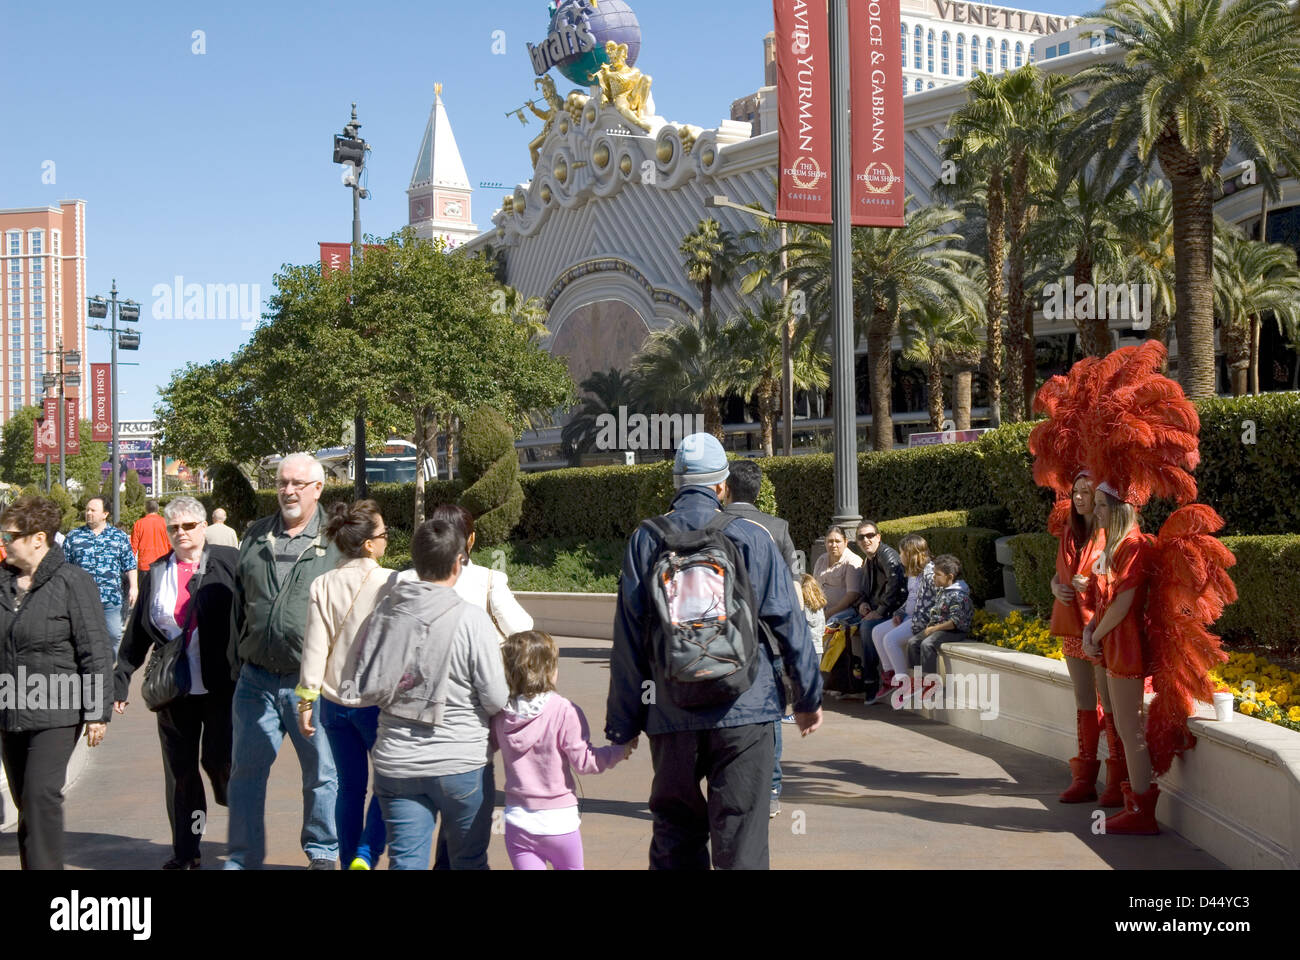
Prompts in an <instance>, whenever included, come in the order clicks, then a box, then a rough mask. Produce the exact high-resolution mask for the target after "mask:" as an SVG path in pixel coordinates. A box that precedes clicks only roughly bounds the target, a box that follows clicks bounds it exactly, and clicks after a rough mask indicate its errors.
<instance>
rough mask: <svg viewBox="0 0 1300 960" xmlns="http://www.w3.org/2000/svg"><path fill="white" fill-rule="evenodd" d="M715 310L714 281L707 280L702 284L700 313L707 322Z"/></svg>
mask: <svg viewBox="0 0 1300 960" xmlns="http://www.w3.org/2000/svg"><path fill="white" fill-rule="evenodd" d="M712 312H713V281H712V280H705V281H704V282H703V283H701V284H700V315H701V316H702V317H703V319H704V321H705V322H706V323H707V322H708V319H709V316H710V315H711V314H712Z"/></svg>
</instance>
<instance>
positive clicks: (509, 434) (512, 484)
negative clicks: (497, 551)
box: [460, 407, 524, 546]
mask: <svg viewBox="0 0 1300 960" xmlns="http://www.w3.org/2000/svg"><path fill="white" fill-rule="evenodd" d="M460 472H461V477H462V479H463V480H464V481H465V483H466V488H465V492H464V493H462V494H461V496H460V503H461V506H463V507H465V509H467V510H468V511H469V512H470V513H472V514H473V515H474V530H475V532H476V533H477V534H478V540H477V542H478V543H479V544H482V545H485V546H490V545H492V544H498V543H504V542H505V540H506V538H507V537H509V536H510V531H511V530H513V529H514V528H515V525H516V524H517V523H519V517H520V516H521V515H522V514H523V510H524V489H523V487H521V486H520V485H519V455H518V454H517V453H516V452H515V432H514V430H513V429H511V427H510V424H509V423H507V422H506V420H505V418H504V417H503V416H501V414H500V413H498V412H497V411H496V410H493V409H492V408H491V407H479V408H478V409H476V410H475V411H474V412H473V413H471V414H470V415H469V416H468V417H466V418H465V419H464V421H463V422H462V423H461V432H460Z"/></svg>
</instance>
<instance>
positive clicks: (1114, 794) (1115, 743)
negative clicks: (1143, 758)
mask: <svg viewBox="0 0 1300 960" xmlns="http://www.w3.org/2000/svg"><path fill="white" fill-rule="evenodd" d="M1106 747H1107V749H1108V750H1109V751H1110V756H1108V757H1107V758H1106V789H1105V790H1103V791H1102V793H1101V796H1100V797H1098V798H1097V805H1098V806H1101V807H1122V806H1124V792H1123V791H1122V790H1121V789H1120V785H1121V784H1122V783H1123V782H1124V781H1125V780H1127V779H1128V761H1127V760H1126V759H1125V758H1124V741H1123V740H1121V739H1120V738H1119V731H1118V730H1116V729H1115V718H1114V717H1112V716H1111V715H1110V714H1107V715H1106Z"/></svg>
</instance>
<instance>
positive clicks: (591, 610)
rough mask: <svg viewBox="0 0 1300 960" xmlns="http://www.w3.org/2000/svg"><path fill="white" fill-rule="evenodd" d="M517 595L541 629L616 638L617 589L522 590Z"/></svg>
mask: <svg viewBox="0 0 1300 960" xmlns="http://www.w3.org/2000/svg"><path fill="white" fill-rule="evenodd" d="M515 599H516V600H518V601H519V605H520V606H522V607H523V608H524V609H525V610H527V611H528V614H529V616H531V617H532V618H533V624H534V626H536V628H537V629H538V630H544V631H546V632H547V633H549V634H551V635H552V636H558V637H590V638H592V639H594V640H613V639H614V611H615V609H616V607H617V606H618V594H616V593H530V592H527V591H518V592H516V593H515Z"/></svg>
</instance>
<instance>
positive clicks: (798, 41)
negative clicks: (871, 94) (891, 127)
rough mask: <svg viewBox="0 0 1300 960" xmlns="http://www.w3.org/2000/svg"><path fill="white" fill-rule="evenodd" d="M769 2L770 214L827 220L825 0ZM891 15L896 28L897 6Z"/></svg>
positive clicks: (828, 106)
mask: <svg viewBox="0 0 1300 960" xmlns="http://www.w3.org/2000/svg"><path fill="white" fill-rule="evenodd" d="M895 2H897V0H895ZM773 8H774V11H775V14H776V76H777V81H776V82H777V97H776V102H777V128H778V130H779V133H778V134H777V137H778V139H779V142H780V155H779V166H780V171H781V177H780V184H779V187H778V190H777V201H776V217H777V219H778V220H784V221H793V222H796V223H830V222H831V75H830V68H831V59H830V56H831V55H830V41H829V37H828V24H827V18H826V3H825V0H811V2H808V0H774V3H773ZM894 21H895V25H894V30H895V31H897V30H898V25H897V21H898V11H897V8H895V11H894ZM894 42H895V44H897V42H898V41H897V40H895V41H894ZM895 59H897V58H895Z"/></svg>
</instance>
